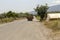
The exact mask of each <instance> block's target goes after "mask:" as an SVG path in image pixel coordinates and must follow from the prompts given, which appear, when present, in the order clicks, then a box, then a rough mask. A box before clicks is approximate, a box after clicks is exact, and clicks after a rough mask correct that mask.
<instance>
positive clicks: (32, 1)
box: [0, 0, 60, 13]
mask: <svg viewBox="0 0 60 40" xmlns="http://www.w3.org/2000/svg"><path fill="white" fill-rule="evenodd" d="M45 3H47V4H48V5H49V6H53V5H58V4H60V0H0V13H1V12H7V11H10V10H11V11H15V12H27V11H28V12H29V11H33V8H35V7H36V6H37V5H38V4H39V5H44V4H45Z"/></svg>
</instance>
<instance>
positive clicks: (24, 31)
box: [0, 19, 52, 40]
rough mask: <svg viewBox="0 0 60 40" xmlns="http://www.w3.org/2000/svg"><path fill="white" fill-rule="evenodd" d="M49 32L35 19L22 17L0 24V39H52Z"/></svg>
mask: <svg viewBox="0 0 60 40" xmlns="http://www.w3.org/2000/svg"><path fill="white" fill-rule="evenodd" d="M50 32H51V30H49V29H47V28H45V26H44V25H43V24H42V23H40V22H38V21H37V20H36V19H34V21H32V22H31V21H27V20H26V19H24V20H18V21H14V22H11V23H6V24H2V25H0V40H52V39H51V38H50V36H49V35H50Z"/></svg>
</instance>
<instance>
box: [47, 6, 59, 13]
mask: <svg viewBox="0 0 60 40" xmlns="http://www.w3.org/2000/svg"><path fill="white" fill-rule="evenodd" d="M48 12H60V5H54V6H51V7H49V9H48Z"/></svg>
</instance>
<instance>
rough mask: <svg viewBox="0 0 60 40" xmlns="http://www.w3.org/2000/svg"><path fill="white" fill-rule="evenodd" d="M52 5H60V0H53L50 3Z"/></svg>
mask: <svg viewBox="0 0 60 40" xmlns="http://www.w3.org/2000/svg"><path fill="white" fill-rule="evenodd" d="M49 5H50V6H53V5H60V0H54V1H52V2H51V3H49Z"/></svg>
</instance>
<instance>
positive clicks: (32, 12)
mask: <svg viewBox="0 0 60 40" xmlns="http://www.w3.org/2000/svg"><path fill="white" fill-rule="evenodd" d="M29 14H33V15H36V14H37V12H35V11H31V12H29Z"/></svg>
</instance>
